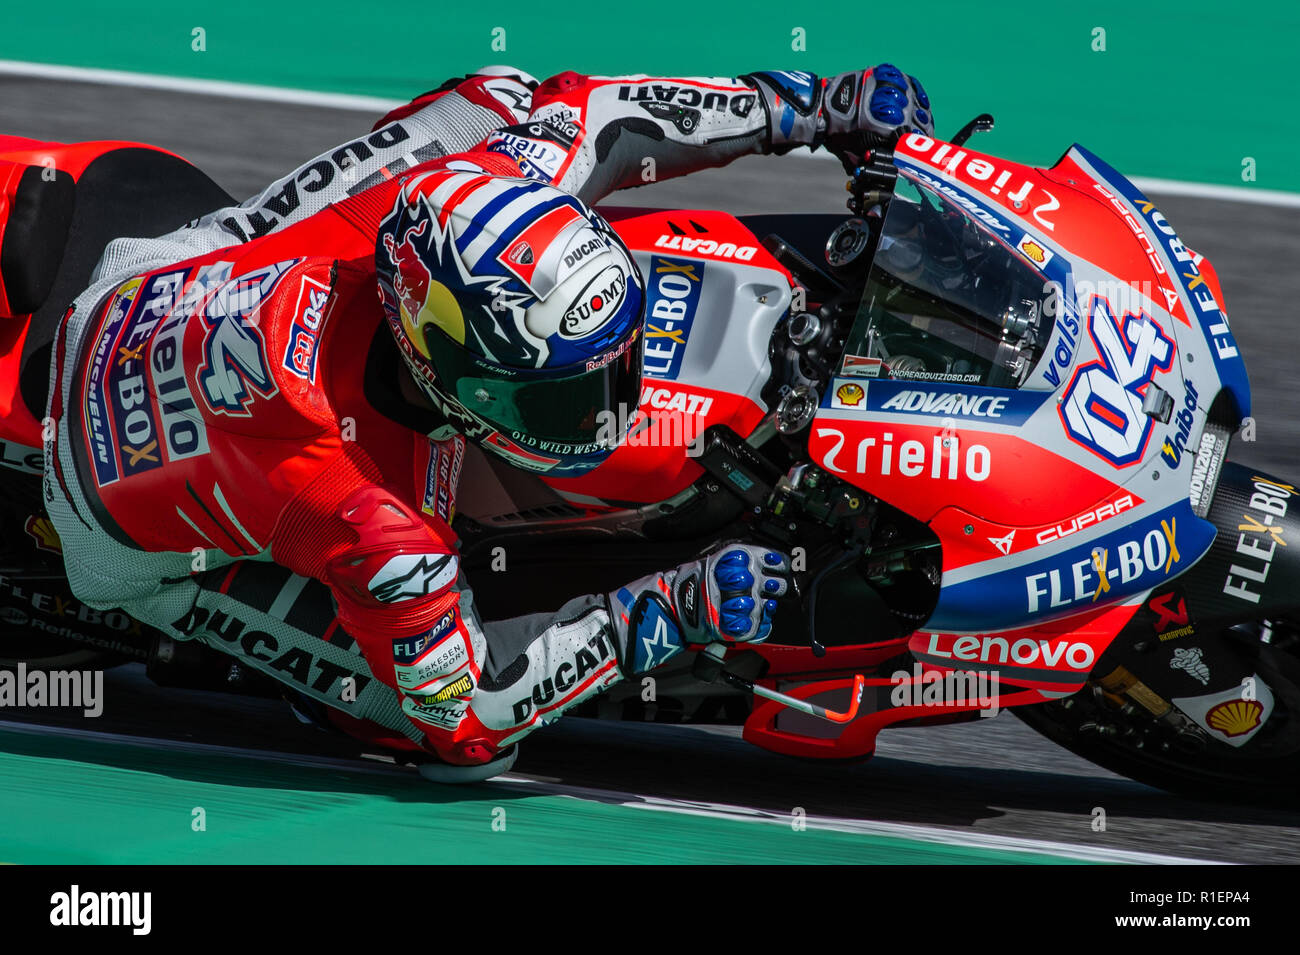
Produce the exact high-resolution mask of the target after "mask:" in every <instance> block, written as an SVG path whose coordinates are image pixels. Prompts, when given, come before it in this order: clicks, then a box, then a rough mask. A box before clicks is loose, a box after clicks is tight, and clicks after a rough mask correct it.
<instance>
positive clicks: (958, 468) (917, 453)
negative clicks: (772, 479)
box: [817, 428, 993, 481]
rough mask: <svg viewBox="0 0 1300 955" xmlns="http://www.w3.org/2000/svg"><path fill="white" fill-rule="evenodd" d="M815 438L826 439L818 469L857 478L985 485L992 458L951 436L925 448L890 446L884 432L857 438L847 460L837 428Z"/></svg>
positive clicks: (982, 448)
mask: <svg viewBox="0 0 1300 955" xmlns="http://www.w3.org/2000/svg"><path fill="white" fill-rule="evenodd" d="M817 437H818V438H826V439H829V441H830V444H829V446H828V447H827V448H826V450H825V451H824V452H823V453H822V457H821V461H822V467H824V468H826V470H828V471H833V472H835V473H836V474H847V473H848V472H849V469H850V468H851V469H852V470H853V471H854V472H855V473H857V474H873V475H874V474H878V475H880V476H881V477H891V476H892V475H894V474H895V473H897V474H898V475H899V476H901V477H922V476H925V477H929V478H931V479H933V480H941V481H958V480H967V481H987V480H988V477H989V474H990V472H991V470H992V466H993V456H992V454H991V453H990V452H989V449H988V448H987V447H986V446H984V445H982V444H968V445H965V446H963V445H962V442H961V439H960V438H959V437H958V436H957V435H955V434H949V435H945V434H936V435H935V436H934V437H933V439H932V440H931V441H930V442H929V443H928V444H927V443H925V442H922V441H916V440H907V441H904V442H902V443H901V444H899V445H898V446H897V447H895V445H894V435H893V432H889V431H886V432H885V433H884V434H882V435H880V436H879V437H878V438H877V437H864V438H859V439H858V440H857V442H856V443H855V444H854V445H853V448H852V451H851V456H850V455H844V456H843V458H842V457H841V455H842V454H843V452H844V451H845V445H846V444H847V443H848V439H847V438H846V437H845V434H844V432H843V431H841V430H839V429H838V428H818V429H817Z"/></svg>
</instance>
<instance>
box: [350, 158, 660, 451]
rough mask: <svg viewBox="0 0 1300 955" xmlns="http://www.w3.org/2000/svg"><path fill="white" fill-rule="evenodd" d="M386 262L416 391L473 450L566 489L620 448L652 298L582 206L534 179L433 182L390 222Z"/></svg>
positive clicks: (386, 295) (616, 243)
mask: <svg viewBox="0 0 1300 955" xmlns="http://www.w3.org/2000/svg"><path fill="white" fill-rule="evenodd" d="M375 264H376V272H377V274H378V279H379V296H380V301H381V303H382V304H383V307H384V312H385V315H386V317H387V319H388V324H389V327H390V329H391V331H392V333H393V335H394V337H395V338H396V339H397V344H398V347H399V348H400V350H401V353H402V356H403V358H404V359H405V362H406V364H407V367H408V368H409V369H410V371H411V373H412V376H413V377H414V379H415V383H416V385H417V386H418V387H419V388H420V390H421V391H422V392H423V393H424V394H425V395H426V396H427V397H428V398H429V400H430V401H431V402H432V403H433V405H434V406H435V407H436V408H437V409H438V411H440V412H441V413H442V415H443V416H444V417H445V418H447V420H448V422H449V423H450V424H451V425H453V426H454V427H455V428H456V429H457V430H458V431H460V432H461V433H462V434H464V435H465V436H466V437H467V438H468V439H470V440H472V441H474V442H475V443H477V444H478V445H479V446H481V447H483V448H484V449H485V450H487V451H490V452H492V453H493V454H496V455H498V456H499V457H501V458H503V459H505V460H506V461H508V462H510V463H511V464H513V465H515V466H516V467H521V468H524V469H526V470H531V471H537V472H545V473H547V474H550V475H555V476H561V477H563V476H573V475H578V474H582V473H585V472H587V471H589V470H591V469H592V468H594V467H595V466H596V465H598V464H599V463H600V462H601V461H603V460H604V459H605V458H606V457H608V456H609V454H610V453H611V452H612V451H613V449H614V448H615V447H616V446H617V444H618V442H619V441H621V440H622V438H623V434H624V430H625V428H626V426H627V422H628V421H629V419H633V418H634V417H635V415H634V413H633V412H634V410H635V408H636V407H637V400H638V397H639V392H640V384H641V342H640V335H641V328H642V319H643V311H644V307H645V295H644V291H643V289H644V285H643V283H642V280H641V276H640V272H639V271H638V270H637V267H636V263H635V262H634V260H633V258H632V256H631V254H630V253H629V252H628V250H627V248H626V246H624V244H623V242H622V240H620V239H619V237H618V236H617V235H616V234H615V233H614V231H613V230H612V229H611V228H610V227H609V225H608V223H606V222H605V220H604V219H603V218H601V216H600V215H598V214H597V213H596V212H594V211H593V210H591V209H589V208H588V207H587V206H586V205H585V204H583V203H582V202H581V201H579V200H578V199H577V198H575V197H574V196H571V195H569V194H568V193H565V192H561V191H560V190H558V189H555V188H554V187H552V186H548V185H545V184H542V183H539V182H534V181H532V180H529V179H511V178H501V177H496V176H490V175H486V174H484V173H482V172H480V171H463V170H454V169H448V170H439V171H435V172H430V173H425V174H423V175H420V176H417V177H414V178H413V179H412V180H411V181H410V182H408V183H406V184H405V186H404V188H403V189H402V192H401V194H400V196H399V197H398V200H397V202H396V204H395V205H394V207H393V209H392V211H391V212H390V213H389V215H388V216H387V217H386V218H385V219H384V220H383V222H382V223H381V225H380V229H379V236H378V240H377V243H376V248H375ZM619 422H622V429H620V427H619V424H618V423H619Z"/></svg>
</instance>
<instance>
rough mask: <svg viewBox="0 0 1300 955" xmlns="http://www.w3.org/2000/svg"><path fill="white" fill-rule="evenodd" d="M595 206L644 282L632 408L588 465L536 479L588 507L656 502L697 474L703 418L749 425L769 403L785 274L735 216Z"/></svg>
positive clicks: (785, 303)
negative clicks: (623, 433) (621, 432)
mask: <svg viewBox="0 0 1300 955" xmlns="http://www.w3.org/2000/svg"><path fill="white" fill-rule="evenodd" d="M603 211H604V213H605V215H606V216H607V218H608V219H609V221H610V224H611V225H613V226H614V228H615V229H616V230H617V231H618V233H619V235H620V236H621V237H622V238H623V240H624V241H625V242H626V243H627V245H628V247H629V248H630V249H631V250H632V254H633V257H634V258H635V259H636V263H637V267H638V269H639V270H640V272H641V277H642V279H643V281H644V283H645V287H646V327H645V349H644V365H643V380H642V386H641V396H640V402H639V407H637V408H635V409H620V410H619V414H620V416H621V418H622V420H620V422H619V425H620V427H621V426H622V424H623V422H624V421H626V422H628V423H630V425H631V427H630V430H629V432H628V436H627V438H626V439H625V440H624V441H623V442H622V444H621V445H620V447H619V448H618V449H617V450H615V451H614V453H613V454H611V455H610V457H609V458H608V459H607V460H606V461H604V462H603V463H602V464H601V465H600V466H599V467H598V468H596V469H595V470H594V471H592V472H591V473H589V474H586V475H583V476H582V477H577V478H547V479H546V483H547V484H549V485H550V486H551V487H552V488H553V489H554V490H555V491H556V492H557V493H559V494H560V495H561V496H562V497H564V498H565V499H566V500H568V501H569V502H570V503H572V504H575V505H577V506H580V507H586V508H593V509H603V508H607V507H614V506H625V505H627V504H649V503H655V502H659V501H664V500H667V499H669V498H671V497H673V496H674V495H676V494H679V493H681V492H682V491H684V490H686V489H687V488H689V487H690V486H691V484H692V483H693V482H694V481H695V480H696V479H697V478H698V477H699V476H700V475H701V474H702V473H703V470H702V469H701V468H700V466H699V465H698V464H696V463H695V461H694V460H693V456H694V455H695V454H696V453H697V450H698V449H699V448H701V446H702V445H701V442H702V439H703V435H704V432H705V430H706V429H708V428H709V427H712V426H713V425H719V424H722V425H727V426H728V427H730V428H731V429H732V430H734V431H735V432H736V433H737V434H740V435H742V436H746V437H747V436H749V435H750V434H752V433H753V431H754V429H755V428H756V427H757V426H758V424H759V423H760V422H761V421H762V420H763V418H764V417H765V416H766V415H767V414H768V412H769V411H770V410H771V409H770V408H768V407H767V405H766V404H765V403H764V401H763V399H762V397H761V394H760V393H761V391H762V389H763V386H764V385H765V384H766V383H767V380H768V378H769V376H770V374H771V362H770V360H769V358H768V343H769V342H770V340H771V337H772V331H773V329H774V328H775V327H776V323H777V322H778V321H779V320H780V318H781V317H782V316H783V315H784V314H785V313H786V311H787V310H788V309H789V306H790V297H791V280H790V274H789V272H787V271H786V270H785V269H784V268H783V267H782V266H781V265H780V264H779V263H778V262H777V261H776V259H774V258H773V257H772V255H771V254H770V253H769V252H768V251H767V250H766V249H765V248H763V246H762V244H761V243H760V242H759V240H758V238H757V237H755V235H754V234H753V233H752V232H751V231H750V230H749V229H747V228H746V227H745V226H744V225H743V224H742V223H741V222H740V221H739V220H738V219H736V218H735V217H733V216H730V215H727V214H726V213H721V212H696V211H692V212H687V213H677V212H661V211H653V212H642V211H640V210H635V209H615V210H603ZM683 449H685V451H686V453H685V454H683Z"/></svg>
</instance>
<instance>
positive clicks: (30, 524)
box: [23, 514, 63, 554]
mask: <svg viewBox="0 0 1300 955" xmlns="http://www.w3.org/2000/svg"><path fill="white" fill-rule="evenodd" d="M23 529H24V530H25V531H27V533H28V534H29V535H31V538H32V540H34V541H35V542H36V546H37V547H39V548H40V549H41V550H48V551H50V552H51V553H54V554H61V553H63V543H62V541H60V540H59V532H58V531H56V530H55V529H54V525H53V524H52V523H50V519H49V518H48V517H37V516H36V515H35V514H33V515H32V516H31V517H29V518H27V524H26V525H25V526H24V528H23Z"/></svg>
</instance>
